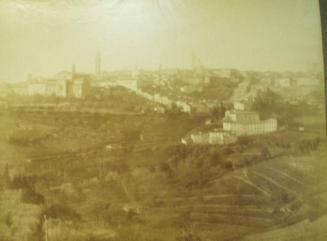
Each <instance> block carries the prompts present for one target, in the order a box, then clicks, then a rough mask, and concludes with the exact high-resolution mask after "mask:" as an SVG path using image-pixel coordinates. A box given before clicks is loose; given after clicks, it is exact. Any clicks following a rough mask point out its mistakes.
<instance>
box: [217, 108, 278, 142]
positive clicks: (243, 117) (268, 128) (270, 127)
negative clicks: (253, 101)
mask: <svg viewBox="0 0 327 241" xmlns="http://www.w3.org/2000/svg"><path fill="white" fill-rule="evenodd" d="M223 130H224V131H228V132H230V133H232V134H235V135H237V136H242V135H260V134H265V133H271V132H275V131H277V120H276V119H268V120H260V118H259V114H258V113H256V112H252V111H243V110H231V111H226V114H225V118H224V120H223Z"/></svg>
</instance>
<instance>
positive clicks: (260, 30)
mask: <svg viewBox="0 0 327 241" xmlns="http://www.w3.org/2000/svg"><path fill="white" fill-rule="evenodd" d="M321 42H322V41H321V29H320V17H319V4H318V0H274V1H267V0H246V1H245V0H0V81H11V82H15V81H24V80H26V77H27V75H28V73H32V74H33V75H34V76H51V75H53V74H55V73H57V72H59V71H62V70H70V68H71V66H72V64H75V65H76V68H77V71H80V72H91V73H94V71H95V56H96V53H97V52H100V53H101V57H102V70H108V71H110V70H116V69H131V70H132V69H135V68H144V69H147V68H151V69H153V68H159V66H161V67H162V68H189V67H192V66H193V65H194V62H195V61H194V59H196V63H197V64H201V65H203V66H206V67H210V68H211V67H212V68H236V69H240V70H257V71H319V70H321V68H322V67H321V66H322V43H321Z"/></svg>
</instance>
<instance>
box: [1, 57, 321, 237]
mask: <svg viewBox="0 0 327 241" xmlns="http://www.w3.org/2000/svg"><path fill="white" fill-rule="evenodd" d="M322 87H323V80H322V76H320V75H319V74H317V73H294V72H284V73H276V72H254V71H239V70H236V69H219V68H217V69H212V68H206V67H204V66H194V68H191V69H166V68H163V67H160V68H158V69H157V70H145V69H135V70H133V71H125V70H120V71H105V70H102V67H101V56H100V55H97V56H96V58H95V72H94V73H83V72H80V71H79V70H78V67H77V66H75V65H73V66H72V68H71V70H70V71H61V72H59V73H58V74H55V75H54V76H50V77H45V78H41V77H34V76H33V75H29V76H28V78H27V80H25V81H23V82H19V83H2V84H1V88H0V120H1V123H2V125H0V128H1V129H0V132H1V133H2V135H1V136H0V147H1V150H0V152H1V157H0V165H1V169H0V170H3V172H2V173H1V181H0V193H1V195H0V207H2V206H3V207H4V206H5V207H6V209H5V210H2V212H0V230H4V231H3V232H2V233H0V239H2V238H3V240H6V238H8V237H10V235H11V233H12V232H13V231H12V230H14V229H16V230H20V231H19V232H18V233H17V237H16V236H15V239H14V240H17V241H18V240H20V239H21V237H22V236H24V237H27V239H26V240H44V237H47V239H48V240H51V241H52V240H58V241H60V240H81V241H90V240H92V241H93V240H96V241H107V240H112V241H126V240H157V239H156V238H158V237H161V235H162V234H163V236H162V237H163V238H159V239H158V240H162V241H170V240H181V241H200V240H217V238H219V239H220V240H226V241H228V240H237V241H246V240H263V239H265V240H276V239H274V237H277V236H278V235H283V233H285V232H286V233H287V230H288V228H289V227H290V230H293V229H294V228H295V227H298V226H299V227H301V225H302V224H303V223H304V222H308V220H310V222H312V227H311V229H310V230H309V231H308V235H309V234H310V233H311V234H312V232H314V230H315V228H316V227H317V225H320V223H326V222H327V221H326V220H325V216H324V212H317V210H316V207H317V206H319V207H323V210H327V207H326V205H325V203H326V202H325V200H326V194H325V193H326V191H325V189H324V187H322V186H320V185H311V184H312V183H315V180H316V178H320V179H321V180H325V177H323V176H321V174H319V170H318V169H319V168H325V166H326V163H324V162H321V160H322V159H323V157H325V156H326V148H325V147H326V140H325V123H324V113H325V112H324V108H325V107H324V102H323V98H324V97H323V96H324V95H323V92H322V90H323V88H322ZM318 164H319V165H318ZM317 173H318V174H317ZM21 227H24V229H23V230H21ZM40 227H42V228H40ZM40 229H41V230H40ZM235 229H237V230H238V232H235ZM285 230H286V231H285ZM262 233H263V236H260V235H261V234H262ZM291 233H292V235H293V236H292V237H294V238H297V237H298V236H297V233H296V232H293V231H291ZM1 235H2V236H1ZM269 235H270V236H269ZM276 235H277V236H276ZM266 236H269V237H273V239H269V237H268V238H267V237H266ZM253 237H254V238H256V239H252V238H253ZM263 237H264V238H263ZM8 240H9V239H8ZM10 240H11V239H10ZM294 240H295V239H294Z"/></svg>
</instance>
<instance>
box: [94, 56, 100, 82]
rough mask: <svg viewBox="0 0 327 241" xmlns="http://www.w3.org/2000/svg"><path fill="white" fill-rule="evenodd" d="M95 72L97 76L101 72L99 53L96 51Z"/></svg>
mask: <svg viewBox="0 0 327 241" xmlns="http://www.w3.org/2000/svg"><path fill="white" fill-rule="evenodd" d="M95 74H96V76H97V77H99V76H100V74H101V55H100V53H97V55H96V58H95Z"/></svg>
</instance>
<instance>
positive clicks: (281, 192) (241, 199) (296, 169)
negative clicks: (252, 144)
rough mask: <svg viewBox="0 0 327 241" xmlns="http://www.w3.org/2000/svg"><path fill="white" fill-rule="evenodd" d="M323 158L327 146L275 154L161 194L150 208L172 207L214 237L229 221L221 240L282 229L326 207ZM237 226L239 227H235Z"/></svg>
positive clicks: (170, 209) (161, 210)
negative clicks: (210, 180)
mask: <svg viewBox="0 0 327 241" xmlns="http://www.w3.org/2000/svg"><path fill="white" fill-rule="evenodd" d="M324 157H327V155H326V148H325V146H323V147H322V148H321V150H319V151H318V152H317V153H310V154H308V155H305V156H284V157H281V158H276V159H271V160H269V161H267V162H262V163H260V164H257V165H254V166H251V167H247V168H242V169H240V170H237V171H233V172H230V173H228V174H227V175H225V176H223V177H222V178H218V179H216V180H215V181H214V182H213V184H211V185H210V186H207V187H206V188H204V189H201V190H190V191H188V192H187V191H185V194H183V193H180V194H179V195H178V194H177V195H176V196H173V197H172V196H171V197H161V198H158V199H157V203H158V207H153V208H151V210H149V211H151V212H156V213H157V214H159V213H165V212H166V213H167V212H172V213H174V216H175V218H176V219H178V218H179V219H184V220H186V222H187V223H189V224H190V225H192V227H193V228H194V229H195V230H198V231H199V232H200V233H205V234H204V235H205V236H206V237H211V238H213V237H217V229H219V228H220V227H221V225H228V226H229V228H228V229H226V230H229V232H227V231H226V230H225V231H224V235H223V236H222V237H220V238H219V240H236V239H241V237H242V236H244V235H246V234H250V233H262V232H267V231H270V230H274V229H282V228H284V227H288V226H290V225H293V224H296V223H300V222H303V221H304V220H308V219H312V218H313V216H312V215H313V214H314V210H315V208H316V207H315V206H314V204H318V205H319V207H320V211H321V210H323V209H326V206H327V205H326V204H325V203H326V202H325V200H326V199H325V197H326V196H323V197H324V198H322V194H323V195H325V193H326V191H327V188H326V190H324V188H322V187H323V185H322V184H321V183H323V182H325V180H326V178H323V177H322V175H321V173H322V172H321V171H322V170H323V169H320V168H326V166H327V164H326V163H322V161H323V160H324V159H323V158H324ZM319 184H320V185H319ZM319 186H321V187H320V188H319ZM186 193H188V194H186ZM190 193H192V194H191V195H190ZM313 200H315V202H313ZM159 215H160V214H159ZM317 215H318V214H317ZM321 215H323V213H321ZM316 218H319V215H318V216H315V217H314V219H316ZM240 227H242V228H241V229H240ZM236 229H237V230H239V231H237V232H235V231H234V230H236ZM246 240H248V239H246ZM249 240H252V239H249ZM253 240H257V239H253ZM259 240H260V239H259ZM262 240H266V239H262ZM267 240H273V239H267ZM275 240H278V239H275ZM294 240H295V239H294ZM303 240H304V239H303Z"/></svg>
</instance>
